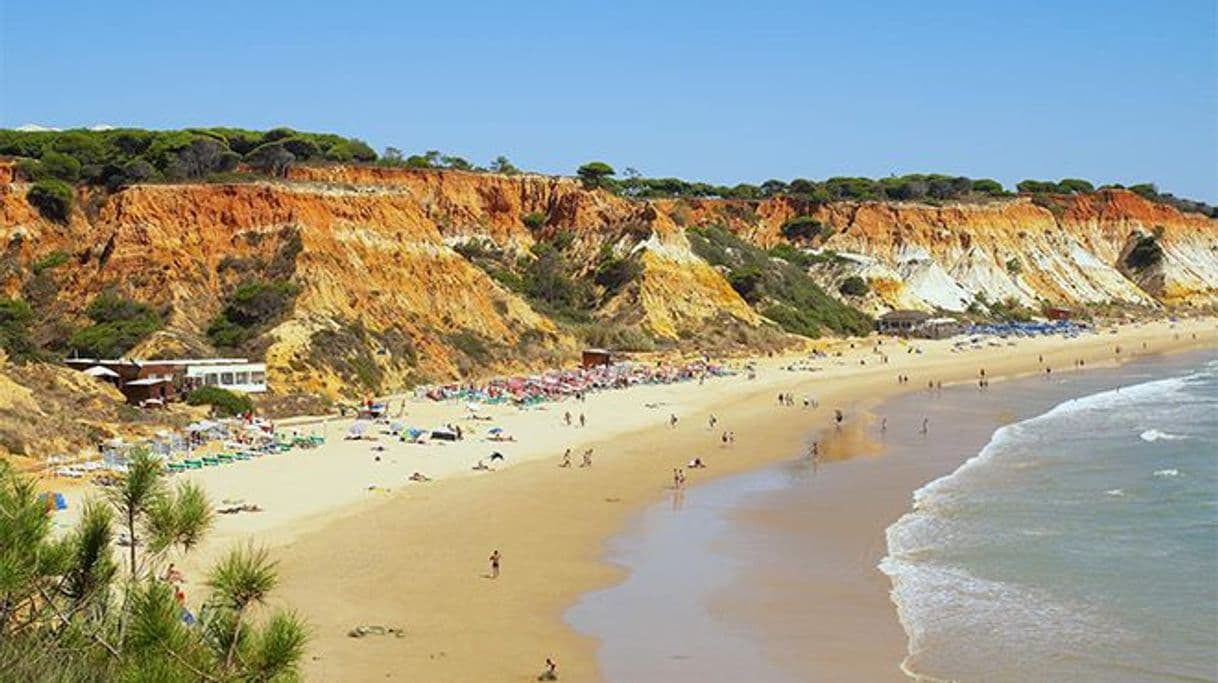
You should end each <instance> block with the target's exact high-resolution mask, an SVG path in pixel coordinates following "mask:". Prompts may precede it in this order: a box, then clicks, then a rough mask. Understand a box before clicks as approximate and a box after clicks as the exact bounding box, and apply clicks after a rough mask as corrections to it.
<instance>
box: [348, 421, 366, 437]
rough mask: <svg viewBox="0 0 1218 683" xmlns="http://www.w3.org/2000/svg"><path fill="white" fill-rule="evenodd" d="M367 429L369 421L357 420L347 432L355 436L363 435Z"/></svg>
mask: <svg viewBox="0 0 1218 683" xmlns="http://www.w3.org/2000/svg"><path fill="white" fill-rule="evenodd" d="M366 431H368V423H367V422H356V423H354V424H352V425H351V428H350V429H348V430H347V433H348V434H351V435H353V436H362V435H363V434H364V432H366Z"/></svg>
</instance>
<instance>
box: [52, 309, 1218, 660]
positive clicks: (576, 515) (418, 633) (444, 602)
mask: <svg viewBox="0 0 1218 683" xmlns="http://www.w3.org/2000/svg"><path fill="white" fill-rule="evenodd" d="M1194 335H1195V336H1196V338H1195V339H1194V338H1193V336H1194ZM1143 342H1145V344H1146V348H1145V349H1143V347H1142V345H1143ZM913 345H915V346H918V347H920V348H921V349H923V350H924V353H921V354H909V353H906V349H907V348H908V347H906V346H903V345H898V344H897V343H896V342H894V341H893V340H891V339H888V340H885V341H884V345H883V346H882V347H881V348H882V349H884V350H885V351H886V352H887V353H888V354H889V359H890V362H889V363H888V364H882V363H881V362H880V360H879V359H878V358H877V357H876V356H875V355H874V354H873V352H872V349H871V342H863V341H860V342H856V344H855V346H856V347H857V348H853V349H851V348H848V346H847V345H846V344H844V343H843V344H841V345H840V348H841V349H842V351H843V356H842V357H840V358H839V357H832V358H828V359H823V360H819V361H813V362H812V363H811V365H812V366H815V367H819V368H821V370H820V371H818V372H806V371H803V372H791V371H787V370H785V369H782V368H781V366H784V365H786V364H788V363H790V362H791V360H792V359H766V360H762V361H759V363H758V368H759V369H758V376H757V378H756V379H755V380H752V381H750V380H748V379H746V377H745V376H744V375H740V376H736V377H730V378H722V379H713V380H708V381H707V382H706V384H705V385H702V386H699V385H698V383H697V382H691V383H686V384H679V385H669V386H647V387H637V388H633V389H630V390H626V391H615V392H608V393H604V394H596V395H592V396H590V397H588V399H587V401H586V403H582V404H581V403H576V402H574V401H568V402H564V403H559V404H552V405H550V406H547V409H544V410H537V409H533V410H527V411H519V410H516V409H512V408H504V407H495V408H491V409H488V410H487V411H485V412H486V413H487V414H490V415H491V416H492V417H493V421H492V422H474V421H465V420H461V419H460V418H461V416H462V415H463V413H464V412H465V411H464V408H463V406H462V405H461V404H458V403H455V402H452V403H445V404H432V403H425V402H416V401H409V402H408V403H407V406H406V410H407V414H406V416H405V417H404V418H402V419H403V420H404V421H405V422H406V423H407V424H411V425H416V426H420V427H434V426H437V425H439V424H443V423H446V422H457V423H459V424H461V425H462V427H463V428H464V429H466V430H467V432H475V431H478V432H480V433H478V434H475V435H471V436H470V437H467V439H466V440H465V441H463V442H459V443H456V444H445V445H439V444H433V445H428V446H417V445H410V444H402V443H398V442H397V441H396V440H392V439H389V438H388V437H385V438H384V439H383V440H382V441H381V442H380V443H382V444H383V445H384V446H385V448H386V450H385V451H384V452H380V453H374V452H373V451H371V447H372V446H373V444H372V443H369V442H366V441H343V440H342V438H341V437H342V435H343V434H344V433H345V431H346V426H347V425H348V424H349V423H350V421H342V422H339V421H335V422H333V423H330V424H329V425H327V426H324V427H323V426H318V427H311V426H300V427H299V429H301V431H303V432H308V431H310V430H311V429H314V428H316V429H324V430H325V431H326V435H327V438H328V442H327V444H326V445H325V446H324V447H322V448H319V449H316V450H313V451H306V452H301V451H296V452H293V453H290V454H284V455H277V456H269V457H265V458H262V459H259V460H256V461H250V462H243V463H235V464H233V465H229V466H225V467H221V468H217V469H209V470H204V471H201V472H195V473H192V474H191V475H190V476H192V477H194V478H196V479H197V480H199V481H201V482H202V483H203V484H204V485H205V486H206V487H207V489H208V491H209V492H210V495H211V496H212V498H213V500H214V501H216V502H219V501H221V500H223V499H242V500H244V501H246V502H250V503H257V504H258V505H260V506H262V507H263V508H264V509H265V512H261V513H256V514H242V515H233V516H221V517H220V519H219V520H218V523H217V528H216V532H215V534H213V537H212V538H211V540H210V541H209V542H208V543H206V544H205V545H204V547H203V548H201V549H200V551H198V552H196V553H195V554H193V555H192V557H191V558H189V560H188V562H187V563H186V565H185V566H186V568H187V570H188V579H196V577H198V576H199V570H198V569H197V568H198V567H201V566H203V565H204V564H205V563H206V562H208V561H209V560H210V558H212V557H214V556H215V555H216V554H217V553H218V552H219V551H220V550H222V549H224V548H226V547H229V546H231V545H232V544H233V543H235V542H244V540H246V539H249V538H253V539H255V540H256V541H257V542H260V543H264V544H267V545H269V546H271V547H272V549H273V552H274V555H275V556H276V557H277V558H279V559H280V561H281V565H280V568H281V571H282V576H283V583H282V586H281V588H280V590H279V591H278V593H277V601H280V602H283V603H285V604H288V605H291V606H293V607H294V608H295V609H297V610H298V611H299V612H300V613H301V614H302V615H303V616H304V617H305V618H306V619H307V620H308V621H309V622H310V624H311V625H312V628H313V641H312V643H311V645H310V659H309V661H308V662H307V665H306V667H305V673H306V675H307V678H308V679H309V680H325V681H362V680H383V679H386V678H392V679H395V680H409V681H530V680H536V676H537V674H538V673H539V672H540V671H541V669H542V668H543V664H544V661H545V658H546V657H548V656H549V657H553V658H555V659H556V660H557V661H558V663H559V673H560V675H561V678H562V680H569V681H595V680H599V679H600V675H599V671H598V667H597V662H596V643H595V642H594V641H593V640H591V639H589V638H585V637H582V636H580V635H578V634H577V633H575V632H574V631H572V630H571V629H570V628H568V627H567V626H566V624H565V623H564V621H563V619H562V614H563V611H564V610H565V609H566V608H568V607H569V606H570V605H571V604H572V603H573V602H574V601H575V600H576V599H577V598H578V596H579V595H580V594H582V593H584V592H586V591H589V590H593V589H596V588H599V587H603V586H606V585H608V584H610V583H612V582H614V581H616V580H618V579H619V578H620V572H619V570H617V569H615V568H614V567H611V566H608V565H606V564H605V563H604V562H603V561H602V554H603V553H602V549H603V543H604V541H605V539H606V538H608V537H610V536H611V535H613V534H615V533H616V532H618V531H619V530H620V529H621V528H622V527H623V525H624V524H625V522H626V520H627V518H628V516H629V515H631V514H632V513H634V512H636V511H638V510H639V509H641V507H642V506H644V505H645V504H647V503H650V502H653V501H655V500H657V499H658V498H659V497H660V496H661V495H662V493H663V491H664V487H666V486H668V485H669V483H670V478H671V472H672V468H673V467H677V466H682V465H684V464H685V463H686V462H688V461H689V460H690V459H691V458H693V457H695V456H701V457H703V459H704V460H706V461H707V462H708V463H709V464H710V469H709V470H703V471H698V472H694V471H690V478H691V481H690V483H691V484H696V483H697V481H699V480H704V479H705V478H707V477H711V476H716V477H717V476H723V475H726V474H730V473H734V472H740V471H743V470H746V469H749V468H754V467H758V466H760V465H763V464H766V463H770V462H774V461H776V460H779V459H783V458H787V457H790V456H792V455H794V454H795V453H797V452H799V451H800V450H801V449H803V448H805V447H806V442H807V440H808V439H809V438H810V435H812V434H814V433H816V432H817V431H818V430H820V429H822V428H824V427H825V426H826V425H828V424H829V422H830V421H831V420H832V415H833V410H834V408H839V407H840V408H842V409H843V410H844V411H845V413H846V420H847V422H848V423H849V422H850V421H851V420H853V419H861V416H862V415H863V406H864V405H865V404H868V403H872V402H874V401H877V400H879V399H881V398H883V397H884V396H887V395H891V394H893V393H896V392H898V391H901V390H913V389H918V388H924V387H925V386H926V383H927V382H928V381H932V380H934V381H942V382H944V383H945V384H948V383H951V382H957V381H967V382H975V381H976V377H977V373H978V370H979V368H985V370H986V375H987V376H988V377H990V378H992V379H999V378H1001V377H1008V376H1015V375H1023V374H1029V373H1041V372H1043V371H1044V370H1043V367H1044V366H1042V365H1041V364H1039V363H1038V361H1037V356H1038V355H1040V354H1043V356H1044V358H1045V365H1048V366H1051V367H1052V368H1053V370H1054V372H1055V373H1058V372H1063V371H1069V370H1071V369H1072V366H1073V364H1074V361H1075V360H1076V359H1085V360H1086V361H1087V367H1095V366H1097V365H1101V364H1104V363H1112V362H1115V361H1116V360H1117V358H1116V356H1115V354H1114V347H1115V346H1117V345H1120V347H1121V348H1122V353H1121V359H1128V358H1130V357H1133V356H1135V355H1139V354H1145V353H1160V352H1165V351H1169V350H1176V349H1184V348H1194V347H1198V346H1216V345H1218V330H1216V328H1215V324H1214V321H1212V320H1202V321H1184V322H1181V323H1179V324H1177V325H1175V326H1174V327H1170V326H1169V325H1168V324H1167V323H1152V324H1145V325H1138V326H1130V327H1124V328H1122V329H1121V330H1120V331H1119V333H1118V334H1109V333H1108V332H1104V333H1103V334H1099V335H1088V336H1084V337H1080V338H1078V339H1073V340H1062V339H1058V338H1046V339H1035V340H1021V341H1019V342H1018V344H1017V345H1015V346H1008V345H1005V344H1004V345H1001V346H992V347H991V346H985V347H982V348H981V349H977V350H970V351H968V352H965V353H952V352H950V343H949V342H945V341H940V342H924V341H919V342H916V343H914V344H913ZM860 359H865V360H866V365H865V366H864V365H860V363H859V361H860ZM898 374H907V375H909V377H910V383H909V384H908V385H907V386H905V387H900V386H898V385H897V383H896V381H895V378H896V376H897V375H898ZM780 391H790V392H794V393H795V394H796V397H797V399H799V398H801V397H802V396H804V395H813V396H815V397H817V399H819V401H820V409H819V410H816V411H805V410H803V409H802V408H800V407H799V406H798V405H797V406H796V407H793V408H779V407H778V406H777V405H776V400H775V399H776V396H777V394H778V393H779V392H780ZM797 403H798V400H797ZM648 404H651V405H656V404H659V405H658V406H657V407H647V405H648ZM398 409H399V408H398V403H397V402H395V403H394V405H393V408H392V412H393V414H394V415H396V414H397V412H398ZM565 410H570V411H571V412H572V413H573V414H574V415H578V414H579V413H580V412H583V413H585V414H586V415H587V417H588V426H587V427H585V428H582V429H581V428H578V427H566V426H564V425H563V421H562V415H563V412H564V411H565ZM712 412H713V413H714V414H715V415H716V416H718V418H719V421H720V423H719V427H718V429H716V430H715V431H713V432H712V431H711V430H709V429H708V427H707V418H708V416H709V414H710V413H712ZM670 414H676V415H678V416H679V417H680V424H679V425H678V427H677V428H676V429H670V428H669V427H668V426H667V419H668V416H669V415H670ZM490 425H499V426H502V427H504V428H505V429H506V430H507V432H508V433H510V434H513V435H515V437H516V438H517V439H518V441H517V442H515V443H490V442H486V441H483V440H482V438H481V437H482V434H484V433H485V429H486V428H487V427H488V426H490ZM724 429H728V430H733V431H735V433H736V436H737V439H736V444H735V446H734V447H733V448H730V449H723V448H721V447H720V442H719V435H720V433H721V431H722V430H724ZM565 448H571V449H572V452H573V461H574V466H573V467H572V468H571V469H562V468H559V467H557V465H558V462H559V459H560V456H561V454H562V452H563V450H564V449H565ZM585 448H594V465H593V467H591V468H588V469H583V468H579V467H578V464H579V460H580V454H581V453H582V451H583V450H584V449H585ZM493 450H498V451H501V452H503V453H504V454H506V455H507V457H508V463H507V465H508V466H505V467H504V466H501V467H500V468H499V470H498V471H495V472H472V471H470V466H471V465H472V464H473V463H474V462H476V461H477V460H478V459H480V458H485V457H486V456H487V455H488V454H489V453H490V452H491V451H493ZM374 455H380V456H381V461H380V462H376V461H375V460H374ZM826 466H828V467H832V466H833V465H832V464H831V463H830V464H827V465H826ZM414 471H421V472H423V473H425V474H427V475H429V476H431V477H434V478H436V479H437V481H434V482H431V483H411V482H408V481H407V480H406V478H407V476H409V474H410V473H411V472H414ZM369 487H374V490H372V491H370V490H368V489H369ZM909 494H910V491H903V492H902V495H903V498H904V501H907V500H908V496H909ZM876 495H883V496H889V497H890V496H891V495H893V493H892V492H891V491H883V492H877V493H876ZM890 502H891V501H890ZM74 507H79V506H74ZM830 531H832V530H827V531H826V533H829V532H830ZM863 531H864V530H859V529H856V528H855V527H854V526H852V525H849V524H845V525H842V526H841V527H840V528H839V530H838V531H837V533H843V534H857V533H863ZM870 531H872V532H874V531H876V530H874V529H873V530H870ZM494 549H498V550H499V551H500V552H501V553H502V554H503V573H502V575H501V576H500V577H499V578H498V579H495V580H491V579H489V578H487V576H486V575H487V573H488V569H489V567H488V563H487V557H488V556H489V554H490V553H491V551H492V550H494ZM875 585H877V586H878V584H875ZM188 589H189V586H188ZM199 592H201V591H199ZM191 597H192V599H194V598H195V597H196V596H194V595H192V596H191ZM881 605H883V607H882V608H881V607H880V606H881ZM861 609H866V610H870V612H869V614H870V617H869V618H872V619H883V620H886V621H887V623H889V624H895V622H896V617H895V613H893V611H892V609H891V605H887V604H885V601H880V600H871V601H869V602H868V603H867V604H866V605H864V606H862V607H861ZM877 610H879V611H882V612H884V613H883V614H877V613H875V612H876V611H877ZM364 624H380V625H385V626H400V627H402V628H404V629H405V630H406V637H404V638H392V637H368V638H362V639H354V638H349V637H347V635H346V633H347V631H348V630H349V629H351V628H353V627H355V626H358V625H364ZM898 632H899V629H898ZM858 637H859V639H860V640H859V642H865V639H866V638H867V634H866V633H859V634H858ZM893 640H894V641H895V640H897V639H893ZM852 652H857V653H858V654H857V656H859V657H869V658H876V657H882V658H887V659H888V660H889V661H893V662H896V661H899V660H900V658H901V657H902V656H903V655H904V642H903V640H900V642H885V643H876V647H874V648H867V647H859V648H856V649H855V650H852ZM838 666H839V667H840V670H843V671H848V670H849V665H848V663H846V664H845V665H842V663H841V662H838ZM843 680H844V679H843Z"/></svg>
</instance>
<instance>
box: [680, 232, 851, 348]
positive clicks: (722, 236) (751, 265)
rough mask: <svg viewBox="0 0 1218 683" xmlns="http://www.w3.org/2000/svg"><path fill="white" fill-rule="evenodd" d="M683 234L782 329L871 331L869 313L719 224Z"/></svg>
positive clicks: (809, 333) (811, 333) (810, 333)
mask: <svg viewBox="0 0 1218 683" xmlns="http://www.w3.org/2000/svg"><path fill="white" fill-rule="evenodd" d="M687 234H688V237H689V243H690V246H691V247H692V248H693V250H694V253H695V254H697V255H698V256H700V257H702V258H703V259H705V260H706V261H707V262H708V263H710V264H711V265H713V266H716V267H718V268H720V269H722V270H725V271H726V272H727V278H728V282H729V283H731V284H732V286H733V288H735V289H736V291H737V292H741V296H742V297H743V298H744V299H745V300H746V301H748V302H750V303H751V304H753V305H754V306H755V307H756V308H757V309H758V310H759V311H760V312H761V314H762V315H764V316H766V317H767V318H770V319H771V320H773V321H774V322H776V323H778V324H779V325H781V326H782V328H783V329H784V330H786V331H788V332H792V333H794V334H801V335H804V336H809V337H816V336H820V335H822V334H824V333H825V332H826V331H832V332H837V333H842V334H860V335H862V334H867V333H869V332H870V331H871V327H872V322H871V318H869V317H868V316H867V315H866V314H864V313H862V312H861V311H859V310H857V309H854V308H851V307H850V306H847V305H846V304H843V303H842V302H841V301H838V300H837V299H834V298H833V297H831V296H829V295H828V294H827V293H826V292H825V291H824V290H823V289H821V288H820V287H819V286H818V285H817V284H816V283H815V282H813V281H812V278H811V277H809V276H808V274H807V273H806V272H805V271H804V269H803V268H802V267H800V266H798V265H795V264H793V263H790V262H788V261H786V260H783V259H774V258H772V257H771V255H770V254H769V253H768V252H766V251H764V250H762V249H759V248H758V247H756V246H754V245H752V244H750V243H748V242H746V241H744V240H742V239H740V238H739V237H737V236H736V235H734V234H732V233H731V232H729V231H728V230H726V229H724V228H722V227H718V226H714V227H709V228H692V229H690V230H689V231H688V233H687Z"/></svg>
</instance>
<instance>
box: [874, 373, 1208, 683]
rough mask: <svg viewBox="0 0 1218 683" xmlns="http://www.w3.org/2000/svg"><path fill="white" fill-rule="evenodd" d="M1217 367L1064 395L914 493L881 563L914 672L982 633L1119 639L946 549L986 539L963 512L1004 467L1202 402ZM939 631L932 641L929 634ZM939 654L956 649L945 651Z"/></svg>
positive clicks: (1077, 646)
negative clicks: (1154, 410) (1155, 411)
mask: <svg viewBox="0 0 1218 683" xmlns="http://www.w3.org/2000/svg"><path fill="white" fill-rule="evenodd" d="M1215 370H1218V363H1215V364H1211V365H1210V366H1208V367H1207V368H1206V369H1204V370H1202V371H1200V372H1193V373H1191V374H1188V375H1184V376H1179V377H1172V378H1166V379H1154V380H1150V381H1146V382H1142V383H1139V384H1132V385H1130V386H1126V387H1121V388H1118V389H1112V390H1109V391H1102V392H1097V393H1094V394H1090V395H1087V396H1083V397H1080V398H1076V399H1071V400H1067V401H1063V402H1061V403H1059V404H1057V405H1056V406H1054V407H1053V408H1051V409H1050V410H1048V411H1046V412H1044V413H1042V414H1040V415H1037V416H1034V417H1031V418H1029V419H1026V420H1022V421H1019V422H1014V423H1011V424H1008V425H1005V426H1003V427H1000V428H998V429H997V430H995V431H994V433H993V434H992V435H991V438H990V440H989V442H987V443H986V444H985V446H984V447H983V448H982V449H981V450H980V451H978V452H977V454H976V455H974V456H973V457H971V458H969V459H968V460H967V461H966V462H964V463H963V464H962V465H961V466H960V467H958V468H957V469H956V470H955V471H954V472H952V473H951V474H948V475H946V476H944V477H940V478H938V479H936V480H934V481H931V482H929V483H927V484H926V485H924V486H922V487H921V488H919V489H918V490H917V491H915V492H914V495H913V499H914V500H913V508H912V510H911V511H910V512H908V513H906V514H905V515H903V516H902V517H901V518H900V519H898V520H897V521H896V522H895V523H894V524H892V525H891V526H890V527H889V528H888V529H887V532H886V540H887V545H888V554H887V555H886V556H885V557H884V558H883V559H882V560H881V561H880V564H879V569H880V570H881V571H883V572H884V573H885V574H887V575H888V576H889V578H890V579H891V581H892V586H893V589H892V593H891V596H892V600H893V602H894V604H895V605H896V607H897V612H898V616H899V617H900V621H901V623H902V626H903V627H904V629H905V632H906V635H907V636H908V638H909V652H910V655H909V656H908V657H907V659H906V662H905V664H904V665H903V667H902V668H903V669H905V670H906V671H907V672H912V671H914V670H925V668H926V667H924V666H920V664H927V663H928V661H929V660H927V657H929V656H930V655H929V654H928V651H934V650H936V648H938V649H939V650H942V648H941V647H940V646H941V644H942V643H945V642H952V641H953V640H954V641H955V642H959V643H967V642H970V638H971V637H972V635H973V634H975V633H977V632H994V631H995V630H996V629H1001V631H1002V633H1003V634H1004V637H1008V636H1009V637H1016V638H1023V639H1027V642H1025V643H1023V646H1020V645H1018V644H1016V645H1015V646H1013V647H1010V648H1004V650H1007V651H1010V652H1021V651H1022V652H1062V651H1063V648H1064V649H1065V650H1067V651H1068V650H1080V651H1081V650H1086V649H1087V648H1088V647H1089V645H1091V644H1094V643H1098V642H1100V641H1106V642H1112V641H1111V639H1112V638H1119V637H1120V632H1119V629H1117V628H1116V627H1115V626H1112V625H1111V624H1105V623H1103V620H1102V619H1100V618H1099V616H1098V613H1096V612H1093V611H1089V609H1088V607H1087V606H1085V605H1078V604H1069V605H1067V604H1064V603H1063V602H1061V601H1059V600H1056V599H1054V598H1053V597H1051V596H1049V595H1047V594H1038V593H1036V589H1033V588H1031V587H1024V586H1018V585H1013V584H1006V583H1002V582H996V581H991V580H987V579H984V578H981V577H978V576H974V575H971V574H970V573H969V572H967V571H966V570H965V569H964V568H962V567H955V566H949V565H948V563H947V562H945V561H944V558H945V557H947V555H946V554H945V553H944V550H947V549H956V550H958V549H959V548H961V547H967V546H968V545H969V544H971V543H974V542H977V541H978V539H977V537H976V534H975V533H974V531H969V529H968V527H967V526H961V525H960V523H959V522H960V519H959V515H960V514H961V513H964V514H966V515H967V514H968V513H969V510H970V509H971V508H972V507H973V505H972V504H971V503H970V501H974V499H975V498H976V493H977V491H978V489H977V487H978V486H981V487H983V488H984V487H987V486H988V485H989V484H990V482H992V481H993V478H992V474H993V473H994V472H995V470H994V469H993V468H994V467H995V466H996V465H1000V466H1002V467H1004V468H1014V469H1019V468H1020V467H1019V465H1020V464H1021V463H1024V462H1029V461H1039V459H1040V458H1042V457H1046V456H1044V453H1046V452H1052V450H1053V449H1052V448H1049V447H1048V446H1050V444H1052V443H1055V442H1058V441H1060V440H1061V439H1062V438H1072V437H1073V435H1075V434H1077V433H1080V431H1092V430H1101V431H1104V430H1119V429H1120V428H1121V427H1122V426H1124V425H1127V424H1128V421H1130V420H1136V419H1137V416H1140V415H1142V414H1144V413H1145V406H1146V405H1147V404H1148V403H1152V404H1159V405H1160V409H1161V408H1162V404H1170V403H1176V402H1177V399H1178V398H1185V397H1187V400H1186V401H1179V402H1180V403H1194V404H1195V403H1196V402H1197V399H1198V397H1197V395H1196V393H1195V392H1193V391H1190V390H1192V389H1194V387H1195V385H1196V383H1197V382H1198V381H1208V380H1210V379H1212V377H1213V376H1214V371H1215ZM1202 400H1204V399H1202ZM1114 433H1115V432H1114ZM1140 436H1141V438H1142V439H1143V440H1145V441H1148V442H1149V441H1156V440H1176V439H1182V438H1188V437H1186V436H1184V435H1181V434H1173V433H1170V432H1167V431H1162V430H1155V429H1147V430H1146V431H1144V432H1142V433H1141V434H1140ZM1041 446H1045V448H1042V447H1041ZM1050 460H1051V458H1050ZM1043 464H1050V463H1049V462H1046V463H1043ZM1154 476H1156V477H1159V478H1164V477H1177V476H1180V473H1179V471H1178V470H1166V469H1165V470H1159V471H1156V472H1155V475H1154ZM1114 483H1115V482H1114ZM1105 494H1106V495H1107V496H1110V497H1122V496H1125V495H1126V493H1125V490H1124V489H1121V488H1112V489H1108V490H1106V491H1105ZM974 502H975V501H974ZM1024 531H1025V533H1024V534H1023V535H1024V536H1025V537H1026V536H1029V535H1032V536H1035V535H1038V532H1039V530H1038V529H1035V528H1033V529H1031V530H1030V532H1029V530H1024ZM990 540H992V539H990ZM932 633H933V638H931V639H930V640H933V643H931V642H930V640H928V636H929V635H931V634H932ZM1029 648H1030V649H1029ZM954 654H955V655H956V656H967V655H965V654H963V653H954ZM938 656H948V657H951V656H953V654H952V653H946V652H942V651H939V652H938ZM931 663H932V664H933V662H931ZM1012 666H1013V667H1017V666H1018V663H1013V664H1012ZM953 668H954V667H953ZM932 670H933V667H932ZM919 680H925V679H924V678H923V679H919Z"/></svg>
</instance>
